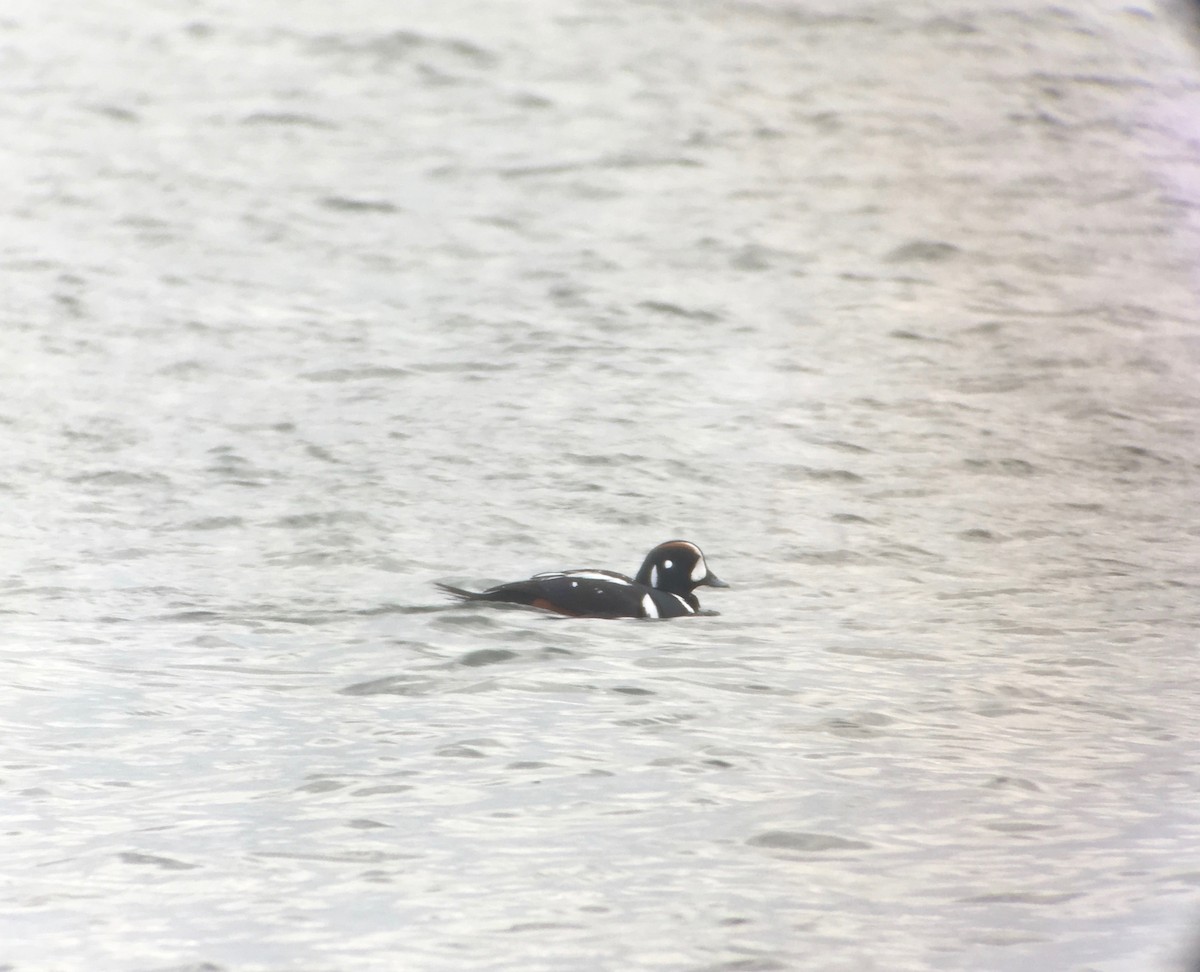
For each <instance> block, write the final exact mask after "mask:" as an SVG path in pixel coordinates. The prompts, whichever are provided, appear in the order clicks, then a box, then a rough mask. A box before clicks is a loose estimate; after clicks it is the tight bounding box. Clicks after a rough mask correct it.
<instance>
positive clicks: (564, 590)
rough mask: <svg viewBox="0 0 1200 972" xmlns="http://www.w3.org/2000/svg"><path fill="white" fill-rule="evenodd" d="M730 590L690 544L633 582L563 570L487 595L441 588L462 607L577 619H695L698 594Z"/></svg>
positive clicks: (666, 547)
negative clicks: (480, 604)
mask: <svg viewBox="0 0 1200 972" xmlns="http://www.w3.org/2000/svg"><path fill="white" fill-rule="evenodd" d="M702 585H706V586H708V587H728V586H729V585H728V584H726V583H725V582H724V581H723V580H721V579H720V578H719V577H717V575H716V574H714V573H713V572H712V571H710V570H709V569H708V565H707V563H706V562H705V560H704V554H703V553H701V552H700V548H699V547H697V546H696V545H695V544H694V543H690V542H688V541H687V540H669V541H667V542H666V543H660V544H659V545H658V546H657V547H655V548H654V549H653V550H651V551H650V553H649V554H647V555H646V559H645V560H644V561H643V562H642V566H641V569H640V570H639V571H638V573H637V576H636V577H634V578H631V577H626V576H625V575H624V574H618V573H615V572H613V571H610V570H561V571H554V572H551V573H545V574H535V575H534V576H533V577H531V578H529V579H528V580H522V581H514V582H512V583H509V584H499V585H497V586H495V587H489V588H488V589H487V590H485V591H478V592H476V591H465V590H463V589H462V588H459V587H452V586H450V585H449V584H438V585H437V586H438V587H439V588H440V589H441V590H443V591H445V592H446V593H447V594H450V595H451V596H453V597H456V598H458V599H459V600H462V601H500V602H506V603H509V604H524V605H527V606H529V607H534V608H540V609H541V610H544V611H552V612H554V613H555V614H564V615H567V616H569V617H575V618H680V617H685V616H687V615H690V614H696V613H698V612H699V610H700V601H699V600H698V599H697V597H696V595H695V594H694V593H692V592H693V591H694V590H695V588H697V587H700V586H702Z"/></svg>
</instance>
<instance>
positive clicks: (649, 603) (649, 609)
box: [642, 594, 658, 618]
mask: <svg viewBox="0 0 1200 972" xmlns="http://www.w3.org/2000/svg"><path fill="white" fill-rule="evenodd" d="M642 610H643V611H645V612H646V617H648V618H657V617H658V605H657V604H655V603H654V598H652V597H651V596H650V595H649V594H647V595H646V596H645V597H643V598H642Z"/></svg>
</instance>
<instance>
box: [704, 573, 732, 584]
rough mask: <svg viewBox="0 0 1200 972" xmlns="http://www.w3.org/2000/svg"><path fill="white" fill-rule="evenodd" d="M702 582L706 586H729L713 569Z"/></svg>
mask: <svg viewBox="0 0 1200 972" xmlns="http://www.w3.org/2000/svg"><path fill="white" fill-rule="evenodd" d="M700 583H701V584H703V585H705V586H706V587H728V586H729V585H728V584H726V583H725V582H724V581H723V580H721V578H720V577H718V576H717V575H716V574H714V573H713V572H712V571H709V572H708V574H707V575H706V576H705V578H704V580H702V581H701V582H700Z"/></svg>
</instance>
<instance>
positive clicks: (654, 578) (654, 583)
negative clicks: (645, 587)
mask: <svg viewBox="0 0 1200 972" xmlns="http://www.w3.org/2000/svg"><path fill="white" fill-rule="evenodd" d="M650 586H651V587H658V564H655V565H654V566H653V567H651V568H650Z"/></svg>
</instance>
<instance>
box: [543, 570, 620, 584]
mask: <svg viewBox="0 0 1200 972" xmlns="http://www.w3.org/2000/svg"><path fill="white" fill-rule="evenodd" d="M559 576H560V577H582V578H583V579H584V580H598V581H607V582H608V583H610V584H622V585H624V586H625V587H628V586H629V585H630V583H631V582H630V581H628V580H626V579H625V578H624V577H618V576H617V575H616V574H609V573H607V572H605V571H603V570H569V571H567V572H566V573H565V574H560V575H559Z"/></svg>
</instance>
